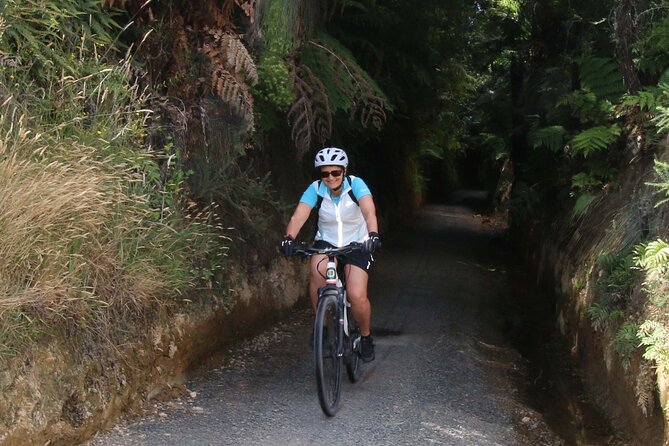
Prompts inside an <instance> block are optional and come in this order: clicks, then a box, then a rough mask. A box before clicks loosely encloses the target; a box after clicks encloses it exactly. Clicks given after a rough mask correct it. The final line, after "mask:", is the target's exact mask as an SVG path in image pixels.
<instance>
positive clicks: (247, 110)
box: [210, 68, 253, 130]
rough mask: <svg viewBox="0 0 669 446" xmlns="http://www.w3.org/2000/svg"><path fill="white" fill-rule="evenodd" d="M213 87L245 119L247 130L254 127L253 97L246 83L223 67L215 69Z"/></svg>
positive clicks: (212, 77)
mask: <svg viewBox="0 0 669 446" xmlns="http://www.w3.org/2000/svg"><path fill="white" fill-rule="evenodd" d="M210 84H211V89H212V91H213V92H214V93H216V95H217V96H219V97H220V98H221V99H222V100H223V101H224V102H225V103H226V104H228V105H229V106H230V108H231V110H232V111H233V112H234V114H235V115H237V116H239V117H241V118H243V119H244V122H246V128H247V130H251V129H252V128H253V97H252V96H251V93H250V92H249V90H248V87H247V86H246V84H243V83H241V82H239V81H238V80H237V78H236V77H235V76H233V75H232V74H230V73H228V72H227V71H226V70H224V69H222V68H218V69H215V70H214V71H212V73H211V78H210Z"/></svg>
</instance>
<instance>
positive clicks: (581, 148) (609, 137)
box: [570, 124, 621, 158]
mask: <svg viewBox="0 0 669 446" xmlns="http://www.w3.org/2000/svg"><path fill="white" fill-rule="evenodd" d="M620 133H621V129H620V127H619V126H618V125H617V124H612V125H611V126H609V127H606V126H597V127H592V128H589V129H586V130H583V131H581V132H579V133H577V134H576V135H574V137H573V138H572V139H571V141H570V149H571V152H572V153H573V154H582V155H583V156H584V157H585V158H587V157H588V156H590V155H592V154H593V153H595V152H598V151H600V150H604V149H606V148H607V147H608V146H609V145H611V144H612V143H613V142H614V141H615V140H616V139H618V137H619V136H620Z"/></svg>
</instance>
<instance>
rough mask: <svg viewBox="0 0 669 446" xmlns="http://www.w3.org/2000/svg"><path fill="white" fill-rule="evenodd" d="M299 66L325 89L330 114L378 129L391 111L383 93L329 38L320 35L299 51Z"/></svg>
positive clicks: (343, 50)
mask: <svg viewBox="0 0 669 446" xmlns="http://www.w3.org/2000/svg"><path fill="white" fill-rule="evenodd" d="M300 64H301V65H306V66H308V67H309V68H310V70H311V71H312V72H313V74H314V75H316V76H317V77H318V78H319V79H320V81H321V82H322V83H323V85H324V86H325V88H326V91H327V94H328V97H329V98H330V104H331V106H332V112H333V113H336V112H337V110H342V111H345V112H348V113H349V115H350V116H351V117H358V118H359V119H360V123H361V124H362V125H363V126H368V125H370V124H371V125H373V126H374V127H377V128H379V127H380V126H381V125H382V124H383V123H384V122H385V119H386V111H388V110H391V109H392V108H391V105H390V103H389V102H388V99H387V98H386V96H385V94H384V93H383V91H382V90H381V89H380V88H379V86H378V85H377V84H376V82H374V81H373V80H372V79H371V78H370V77H369V75H368V74H367V72H365V70H363V69H362V68H361V67H360V65H358V62H357V61H356V60H355V58H354V57H353V55H352V54H351V53H350V51H348V50H347V49H346V48H345V47H344V46H343V45H342V44H341V43H339V42H338V41H337V40H336V39H335V38H333V37H332V36H330V35H328V34H325V33H320V34H319V35H318V38H317V39H312V40H310V41H309V42H308V45H307V46H306V47H305V48H304V49H303V50H302V53H301V56H300Z"/></svg>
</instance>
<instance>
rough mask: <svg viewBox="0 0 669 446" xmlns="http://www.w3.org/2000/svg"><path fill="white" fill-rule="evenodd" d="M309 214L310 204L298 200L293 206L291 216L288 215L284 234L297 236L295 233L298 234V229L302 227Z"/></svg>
mask: <svg viewBox="0 0 669 446" xmlns="http://www.w3.org/2000/svg"><path fill="white" fill-rule="evenodd" d="M309 214H311V206H309V205H308V204H306V203H304V202H301V201H300V202H299V203H298V205H297V207H296V208H295V212H294V213H293V216H292V217H290V221H289V222H288V226H287V227H286V234H285V235H290V236H291V237H293V238H297V234H299V232H300V229H302V226H304V223H305V222H306V221H307V219H308V218H309Z"/></svg>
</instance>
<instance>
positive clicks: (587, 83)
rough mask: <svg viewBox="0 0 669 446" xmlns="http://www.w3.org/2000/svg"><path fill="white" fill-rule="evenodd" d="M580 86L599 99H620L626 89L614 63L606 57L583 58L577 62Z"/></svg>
mask: <svg viewBox="0 0 669 446" xmlns="http://www.w3.org/2000/svg"><path fill="white" fill-rule="evenodd" d="M577 63H578V67H579V78H580V80H581V86H582V87H583V88H585V89H587V90H589V91H591V92H593V93H594V94H595V96H597V98H599V99H610V100H611V101H612V102H613V101H615V100H617V99H618V98H620V96H622V95H623V94H624V93H625V91H626V89H625V85H624V83H623V77H622V75H621V74H620V72H619V71H618V66H617V65H616V63H615V61H613V60H612V59H610V58H608V57H593V56H584V57H581V58H580V59H578V60H577Z"/></svg>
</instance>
